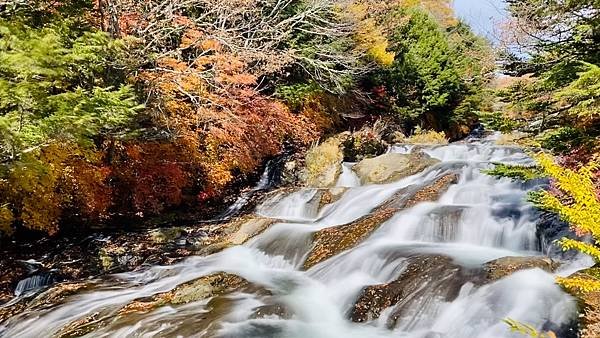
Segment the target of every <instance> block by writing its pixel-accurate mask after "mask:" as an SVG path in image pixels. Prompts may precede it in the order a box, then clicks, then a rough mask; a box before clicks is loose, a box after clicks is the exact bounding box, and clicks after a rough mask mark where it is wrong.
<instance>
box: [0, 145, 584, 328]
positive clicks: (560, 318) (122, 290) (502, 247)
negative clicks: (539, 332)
mask: <svg viewBox="0 0 600 338" xmlns="http://www.w3.org/2000/svg"><path fill="white" fill-rule="evenodd" d="M412 148H413V147H410V146H396V147H392V148H391V149H390V151H391V152H396V153H408V152H410V151H412ZM423 151H424V152H426V153H427V154H429V155H430V156H431V157H433V158H437V159H439V160H441V161H442V162H441V163H439V164H437V165H434V166H433V167H430V168H428V169H426V170H425V171H424V172H422V173H419V174H416V175H414V176H410V177H407V178H404V179H401V180H399V181H397V182H393V183H390V184H383V185H361V184H360V181H359V180H358V179H357V178H356V176H355V175H354V173H353V172H352V170H351V165H349V164H345V165H344V168H343V174H342V176H341V177H340V179H339V181H338V185H339V186H340V187H345V188H344V193H343V195H342V196H341V197H340V198H339V199H338V200H337V201H335V202H333V203H331V204H329V205H326V206H324V207H322V208H319V206H318V204H317V205H315V203H314V198H313V197H314V196H315V194H316V193H317V190H316V189H303V190H300V191H295V192H291V193H288V194H280V195H276V197H275V198H271V199H269V200H267V201H266V202H264V203H263V204H262V205H260V206H259V207H258V208H257V211H256V212H257V214H259V215H261V216H264V217H269V218H273V219H276V220H278V221H277V223H275V224H273V225H271V226H270V227H269V228H268V229H267V230H266V231H264V232H263V233H262V234H260V235H258V236H256V237H255V238H253V239H251V240H250V241H248V242H246V244H244V245H241V246H235V247H231V248H228V249H226V250H224V251H221V252H219V253H216V254H213V255H210V256H205V257H202V256H197V257H192V258H189V259H186V260H185V261H183V262H181V263H178V264H176V265H173V266H153V267H150V268H148V269H147V270H144V271H139V272H131V273H123V274H118V275H114V276H110V277H109V278H104V279H102V280H97V281H93V282H92V287H90V288H88V289H87V290H85V291H80V292H78V293H76V294H74V295H71V296H69V297H68V298H67V299H66V300H65V301H64V302H62V303H61V304H58V305H53V306H46V307H38V308H37V309H36V310H33V311H26V312H24V313H22V314H20V315H17V316H14V317H12V318H10V319H9V320H7V321H6V322H5V323H3V324H2V326H0V336H2V337H52V336H60V334H59V333H60V332H61V329H63V328H64V327H67V326H69V325H72V324H73V323H76V322H78V321H80V322H81V320H82V319H83V318H86V317H87V318H93V320H92V322H94V321H96V323H97V324H96V325H93V330H89V331H88V332H80V333H81V334H82V335H85V334H87V336H89V337H231V338H233V337H240V338H250V337H256V338H267V337H290V338H291V337H293V338H371V337H372V338H379V337H382V338H383V337H411V338H413V337H414V338H436V337H440V338H442V337H444V338H446V337H448V338H450V337H456V338H465V337H481V338H493V337H521V336H520V335H519V334H515V333H511V332H510V330H509V329H508V327H507V325H506V324H504V323H503V322H502V319H505V318H512V319H515V320H519V321H521V322H524V323H527V324H530V325H533V326H534V327H536V328H538V329H557V328H560V327H564V326H566V325H568V324H569V323H570V322H571V321H572V320H573V318H574V317H575V316H576V313H577V310H576V304H575V301H574V300H573V299H572V298H571V297H570V296H568V295H567V294H565V293H564V292H563V291H562V290H561V289H560V288H559V287H558V286H556V284H555V283H554V276H553V275H552V274H550V273H547V272H544V271H542V270H540V269H531V270H525V271H520V272H516V273H514V274H512V275H510V276H508V277H505V278H502V279H500V280H496V281H493V282H489V283H478V282H476V281H475V280H471V279H470V278H469V276H470V275H469V273H468V272H469V271H478V269H481V266H482V265H483V264H484V263H486V262H488V261H491V260H494V259H497V258H500V257H505V256H536V255H543V253H542V252H541V249H540V248H541V247H542V246H541V245H540V241H539V239H538V238H537V236H536V214H535V212H534V210H533V209H532V207H531V206H530V205H528V204H527V203H526V202H525V197H526V194H527V192H528V191H529V190H531V189H533V188H534V187H533V186H532V185H531V184H529V185H527V184H521V183H515V182H511V181H509V180H497V179H495V178H492V177H489V176H487V175H485V174H483V173H482V172H481V170H482V169H486V168H490V167H491V163H493V162H502V163H518V164H528V163H531V160H530V159H529V158H528V157H527V156H526V155H525V154H524V153H523V152H522V151H521V150H520V149H518V148H512V147H499V146H496V145H494V143H493V140H492V139H485V140H474V141H470V142H463V143H456V144H450V145H447V146H435V147H425V148H424V149H423ZM448 173H456V174H458V175H459V181H458V183H457V184H455V185H452V186H450V188H449V189H448V191H446V192H445V193H443V194H442V196H441V197H440V198H439V200H438V201H435V202H423V203H418V204H416V205H414V206H412V207H410V208H407V209H404V210H401V211H399V212H398V213H396V214H395V215H394V216H393V217H391V218H390V219H388V220H387V221H385V222H384V223H383V224H381V225H380V226H379V227H378V228H376V230H374V231H373V232H372V233H371V234H370V235H369V236H368V237H367V238H366V239H365V240H363V241H362V242H360V243H359V244H357V245H356V246H354V247H353V248H350V249H348V250H346V251H343V252H341V253H337V254H336V255H334V256H333V257H331V258H329V259H327V260H324V261H322V262H320V263H318V264H316V265H314V266H312V267H311V268H309V269H308V270H305V269H303V264H304V261H305V260H306V257H307V255H308V253H309V252H310V250H311V248H312V243H313V234H314V233H315V232H317V231H319V230H322V229H325V228H329V227H336V226H340V225H343V224H348V223H350V222H353V221H356V220H357V219H359V218H361V217H363V216H365V215H368V214H369V213H371V212H373V210H374V209H375V208H376V207H378V206H379V205H381V204H382V203H384V202H385V201H386V200H387V199H389V198H390V197H392V196H393V195H394V194H395V193H397V192H399V191H402V189H405V188H408V187H426V186H427V185H428V184H431V182H433V181H434V180H435V179H436V178H439V177H441V176H443V175H445V174H448ZM340 189H342V188H340ZM423 255H425V256H427V255H443V256H447V257H449V258H450V259H451V261H452V264H453V265H457V266H460V268H461V269H464V271H466V272H467V273H465V274H464V275H463V277H461V278H459V279H456V278H453V277H449V278H448V280H446V279H443V278H441V277H440V278H439V280H438V279H437V278H435V277H436V276H433V277H434V278H433V279H429V282H427V283H423V284H422V285H418V296H415V297H412V298H410V296H411V295H406V296H408V297H409V298H410V299H409V300H410V301H407V302H405V303H403V304H398V305H394V306H392V307H390V308H388V309H385V310H384V311H383V312H382V313H381V315H380V316H379V318H376V319H373V320H369V321H367V322H365V323H354V322H352V321H351V320H350V319H349V316H350V315H349V313H350V312H351V310H352V308H353V306H354V304H355V303H356V301H357V298H358V297H359V295H360V294H361V292H362V290H363V289H364V288H365V287H366V286H370V285H378V284H383V283H390V282H392V281H394V280H396V279H397V278H398V277H399V276H400V275H402V274H403V273H404V272H405V271H406V269H407V266H408V264H409V263H410V262H411V259H410V258H411V257H416V256H423ZM565 269H568V267H567V268H565ZM436 271H437V270H436ZM216 272H227V273H230V274H234V275H237V276H240V277H242V278H244V279H245V280H247V281H249V282H250V284H251V285H252V287H246V288H243V289H241V290H238V291H236V292H233V293H228V294H224V295H219V296H216V297H213V298H211V299H205V300H201V301H193V302H189V303H186V304H181V305H172V304H171V305H170V304H167V305H164V306H159V307H157V308H155V309H152V310H150V311H146V312H141V313H136V314H132V315H129V316H119V315H117V312H118V311H119V309H121V308H122V307H123V306H125V305H127V304H128V303H131V302H132V301H133V300H135V299H141V298H144V297H151V296H152V295H155V294H158V293H161V292H167V291H169V290H172V289H173V288H175V287H176V286H177V285H180V284H182V283H185V282H188V281H191V280H194V279H197V278H199V277H202V276H206V275H209V274H212V273H216ZM465 276H466V277H465ZM457 283H458V286H457ZM451 287H457V293H456V295H455V296H454V297H452V299H451V300H448V299H445V298H444V297H440V294H441V293H440V292H442V293H443V292H444V291H445V288H451ZM398 307H404V308H402V309H401V310H402V311H400V312H398V311H397V310H398ZM257 309H263V312H268V313H266V314H264V315H257ZM265 309H278V310H277V311H275V310H273V311H266V310H265ZM394 313H396V316H395V318H394V325H393V326H391V327H390V325H389V322H390V317H391V316H392V314H394ZM398 313H399V314H398ZM99 318H100V319H102V320H99Z"/></svg>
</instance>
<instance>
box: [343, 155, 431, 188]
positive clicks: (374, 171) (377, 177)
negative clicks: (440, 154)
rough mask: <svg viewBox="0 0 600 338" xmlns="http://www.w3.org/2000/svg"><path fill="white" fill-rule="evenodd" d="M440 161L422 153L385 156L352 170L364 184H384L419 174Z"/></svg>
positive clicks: (360, 164) (365, 161)
mask: <svg viewBox="0 0 600 338" xmlns="http://www.w3.org/2000/svg"><path fill="white" fill-rule="evenodd" d="M436 163H439V160H436V159H432V158H431V157H429V155H426V154H424V153H422V152H418V153H411V154H394V153H390V154H385V155H381V156H378V157H375V158H370V159H366V160H363V161H360V162H359V163H358V164H356V165H355V166H354V167H352V169H353V170H354V171H355V172H356V174H357V175H358V177H359V178H360V180H361V182H362V184H383V183H390V182H394V181H397V180H399V179H402V178H404V177H407V176H411V175H414V174H416V173H419V172H421V171H423V170H425V168H428V167H430V166H432V165H434V164H436Z"/></svg>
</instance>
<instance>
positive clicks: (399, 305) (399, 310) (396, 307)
mask: <svg viewBox="0 0 600 338" xmlns="http://www.w3.org/2000/svg"><path fill="white" fill-rule="evenodd" d="M467 279H468V274H465V273H464V271H463V268H462V267H460V266H459V265H456V264H454V263H453V262H452V259H451V258H448V257H445V256H441V255H418V256H414V257H410V258H408V265H407V267H406V268H405V269H404V270H403V271H402V274H401V275H400V276H399V277H398V278H397V279H396V280H394V281H392V282H390V283H386V284H379V285H372V286H368V287H366V288H364V289H363V290H362V292H361V293H360V296H359V297H358V300H357V301H356V303H355V304H354V307H353V308H352V310H351V312H350V319H351V320H352V321H353V322H358V323H362V322H368V321H371V320H375V319H378V318H379V317H380V316H381V314H382V312H383V311H384V310H386V309H388V308H391V307H393V309H392V311H391V314H390V316H389V317H388V320H387V326H388V327H389V328H393V327H394V326H396V323H397V321H398V320H399V319H400V318H401V317H402V316H403V315H404V314H405V313H406V311H409V309H411V308H413V307H415V306H419V307H420V306H421V305H425V304H428V303H430V300H433V299H441V300H443V301H452V300H454V299H455V298H456V297H457V296H458V293H459V291H460V288H461V287H462V285H463V284H464V283H465V282H466V280H467ZM419 304H421V305H419Z"/></svg>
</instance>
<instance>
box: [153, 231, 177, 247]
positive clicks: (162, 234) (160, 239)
mask: <svg viewBox="0 0 600 338" xmlns="http://www.w3.org/2000/svg"><path fill="white" fill-rule="evenodd" d="M182 233H183V229H182V228H163V229H156V230H152V231H150V234H149V235H150V239H151V240H152V242H154V243H156V244H164V243H167V242H171V241H174V240H176V239H178V238H180V237H181V235H182Z"/></svg>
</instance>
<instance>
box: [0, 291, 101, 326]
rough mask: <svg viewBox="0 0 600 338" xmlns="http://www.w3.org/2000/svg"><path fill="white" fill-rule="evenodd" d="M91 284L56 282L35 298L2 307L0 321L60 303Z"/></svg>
mask: <svg viewBox="0 0 600 338" xmlns="http://www.w3.org/2000/svg"><path fill="white" fill-rule="evenodd" d="M90 285H91V284H89V283H84V282H81V283H62V284H56V285H55V286H53V287H51V288H49V289H48V290H46V291H44V292H42V293H40V294H38V295H37V296H35V297H34V298H33V299H31V298H29V299H22V300H21V301H20V302H17V303H14V304H11V305H8V306H3V307H0V322H2V321H4V320H6V319H8V318H9V317H12V316H14V315H16V314H18V313H21V312H23V311H24V310H25V309H39V308H44V307H49V306H54V305H57V304H60V303H61V302H62V301H64V299H65V298H67V297H68V296H70V295H72V294H75V293H76V292H79V291H81V290H84V289H87V288H88V287H89V286H90Z"/></svg>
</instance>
